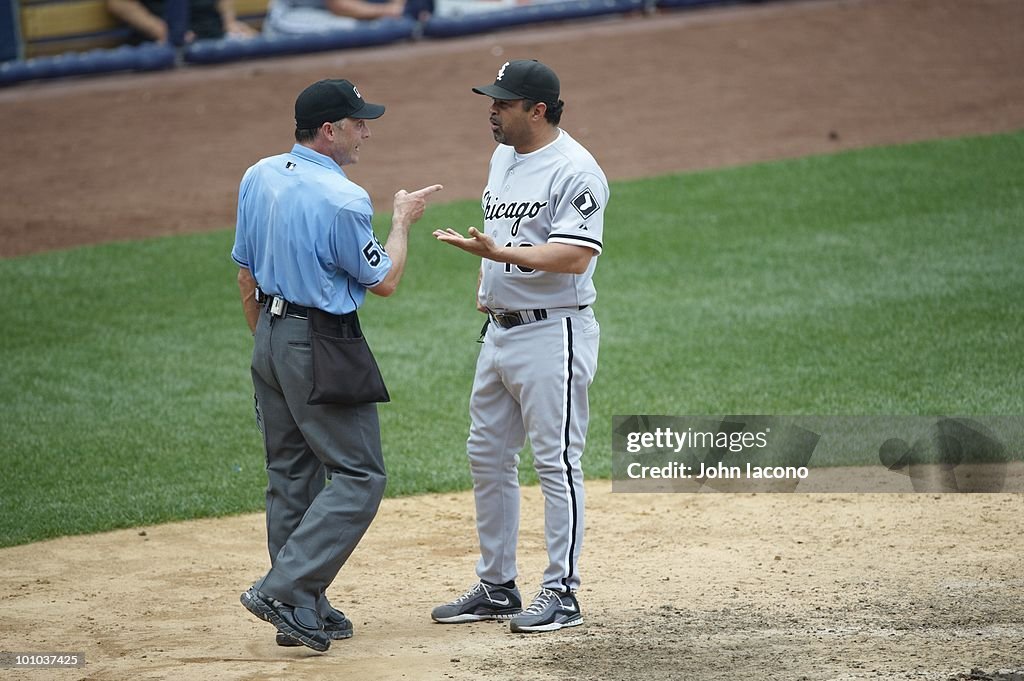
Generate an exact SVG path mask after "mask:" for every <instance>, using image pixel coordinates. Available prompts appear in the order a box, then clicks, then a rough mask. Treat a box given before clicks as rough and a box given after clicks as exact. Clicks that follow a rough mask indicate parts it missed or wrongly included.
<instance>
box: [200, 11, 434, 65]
mask: <svg viewBox="0 0 1024 681" xmlns="http://www.w3.org/2000/svg"><path fill="white" fill-rule="evenodd" d="M416 28H417V22H416V21H414V20H413V19H409V18H407V17H395V18H386V19H376V20H374V21H365V22H361V23H360V25H359V26H358V27H356V28H352V29H335V30H332V31H322V32H318V33H307V34H305V35H298V36H287V37H274V38H270V37H266V36H257V37H255V38H249V39H246V40H197V41H196V42H194V43H192V44H190V45H186V46H185V50H184V53H183V54H184V59H185V61H186V62H189V63H193V64H219V63H222V62H228V61H237V60H239V59H254V58H257V57H278V56H282V55H288V54H306V53H309V52H323V51H324V50H341V49H345V48H351V47H368V46H371V45H384V44H387V43H393V42H397V41H399V40H406V39H408V38H411V37H412V36H413V34H414V33H415V32H416Z"/></svg>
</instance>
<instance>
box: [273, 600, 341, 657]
mask: <svg viewBox="0 0 1024 681" xmlns="http://www.w3.org/2000/svg"><path fill="white" fill-rule="evenodd" d="M324 632H325V633H326V634H327V635H328V636H330V637H331V640H332V641H340V640H342V639H346V638H352V634H353V630H352V621H351V620H350V619H349V618H347V617H345V613H343V612H342V611H340V610H335V609H334V608H331V611H330V612H329V613H327V617H326V619H324ZM276 640H277V645H279V646H282V647H285V648H294V647H295V646H301V645H302V643H301V642H300V641H296V640H295V639H294V638H292V637H291V636H289V635H288V634H282V633H281V632H280V631H279V632H277V638H276Z"/></svg>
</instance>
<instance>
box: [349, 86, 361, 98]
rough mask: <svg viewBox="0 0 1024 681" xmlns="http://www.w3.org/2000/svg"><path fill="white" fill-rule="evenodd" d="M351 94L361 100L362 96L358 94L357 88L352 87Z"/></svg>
mask: <svg viewBox="0 0 1024 681" xmlns="http://www.w3.org/2000/svg"><path fill="white" fill-rule="evenodd" d="M352 92H354V93H356V97H358V98H359V99H362V98H363V96H362V95H361V94H359V88H357V87H356V86H355V85H353V86H352Z"/></svg>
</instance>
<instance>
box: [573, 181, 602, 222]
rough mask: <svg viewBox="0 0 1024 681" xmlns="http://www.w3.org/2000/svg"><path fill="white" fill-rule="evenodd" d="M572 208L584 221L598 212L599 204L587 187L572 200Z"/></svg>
mask: <svg viewBox="0 0 1024 681" xmlns="http://www.w3.org/2000/svg"><path fill="white" fill-rule="evenodd" d="M572 207H573V208H575V209H576V212H577V213H579V214H580V217H582V218H583V219H584V220H586V219H587V218H589V217H590V216H591V215H593V214H594V213H596V212H597V211H598V210H600V208H601V204H599V203H598V202H597V199H595V198H594V193H593V192H592V191H590V188H589V187H588V188H587V189H584V190H583V191H581V192H580V193H579V194H577V195H576V196H575V197H574V198H573V200H572Z"/></svg>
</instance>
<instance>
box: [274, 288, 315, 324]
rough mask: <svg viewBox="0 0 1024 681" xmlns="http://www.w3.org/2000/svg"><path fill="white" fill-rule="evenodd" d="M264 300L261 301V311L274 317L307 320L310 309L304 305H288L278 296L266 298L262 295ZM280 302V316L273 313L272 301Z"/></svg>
mask: <svg viewBox="0 0 1024 681" xmlns="http://www.w3.org/2000/svg"><path fill="white" fill-rule="evenodd" d="M263 295H264V296H265V297H266V300H264V301H263V309H264V310H266V311H267V312H269V313H270V314H272V315H274V316H275V317H294V318H295V319H309V310H310V308H308V307H306V306H304V305H297V304H295V303H289V302H288V301H287V300H285V299H284V298H281V297H279V296H268V295H267V294H265V293H264V294H263ZM275 300H280V301H281V312H280V314H275V313H274V301H275Z"/></svg>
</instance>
